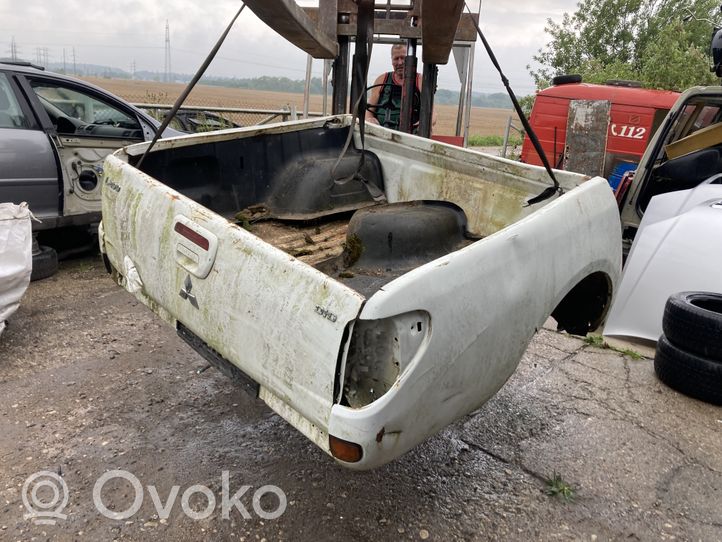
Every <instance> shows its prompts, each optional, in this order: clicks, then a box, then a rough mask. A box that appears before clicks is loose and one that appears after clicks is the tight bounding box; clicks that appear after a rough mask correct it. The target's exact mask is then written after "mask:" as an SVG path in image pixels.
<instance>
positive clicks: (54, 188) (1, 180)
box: [0, 72, 61, 220]
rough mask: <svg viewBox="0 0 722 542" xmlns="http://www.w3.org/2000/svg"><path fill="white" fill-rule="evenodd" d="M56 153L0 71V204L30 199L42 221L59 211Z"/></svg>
mask: <svg viewBox="0 0 722 542" xmlns="http://www.w3.org/2000/svg"><path fill="white" fill-rule="evenodd" d="M60 190H61V187H60V183H59V177H58V165H57V162H56V160H55V152H54V150H53V146H52V144H51V141H50V139H49V138H48V136H47V134H46V133H45V132H44V131H43V129H42V127H41V125H40V124H39V122H38V121H37V119H36V118H35V117H34V115H33V114H32V110H31V108H30V107H29V104H28V103H27V101H25V98H24V97H23V95H22V94H21V93H19V92H18V88H17V86H16V85H15V82H14V81H13V78H12V74H11V73H10V72H0V203H3V202H10V203H15V204H20V203H22V202H23V201H24V202H27V203H28V205H29V207H30V210H31V211H32V212H33V213H34V215H35V216H36V217H37V218H39V219H41V220H43V219H49V218H54V217H57V216H58V213H59V212H60V205H59V201H60V200H59V196H60Z"/></svg>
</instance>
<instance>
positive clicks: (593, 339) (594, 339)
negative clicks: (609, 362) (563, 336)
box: [584, 335, 644, 360]
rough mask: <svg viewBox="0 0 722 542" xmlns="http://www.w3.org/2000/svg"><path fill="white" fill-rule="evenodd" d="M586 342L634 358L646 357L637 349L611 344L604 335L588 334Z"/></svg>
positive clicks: (585, 338)
mask: <svg viewBox="0 0 722 542" xmlns="http://www.w3.org/2000/svg"><path fill="white" fill-rule="evenodd" d="M584 342H585V343H587V344H588V345H589V346H594V347H595V348H603V349H605V350H613V351H614V352H619V353H620V354H624V355H625V356H629V357H630V358H632V359H634V360H640V359H644V356H643V355H642V354H640V353H639V352H637V351H636V350H632V349H631V348H617V347H615V346H612V345H610V344H609V343H608V342H606V341H605V340H604V337H602V336H601V335H587V336H586V337H584Z"/></svg>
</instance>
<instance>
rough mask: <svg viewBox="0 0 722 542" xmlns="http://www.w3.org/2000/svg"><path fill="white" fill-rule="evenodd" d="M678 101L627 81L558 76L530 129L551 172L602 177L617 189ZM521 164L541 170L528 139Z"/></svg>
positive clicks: (538, 103)
mask: <svg viewBox="0 0 722 542" xmlns="http://www.w3.org/2000/svg"><path fill="white" fill-rule="evenodd" d="M679 96H680V94H679V93H678V92H672V91H665V90H650V89H643V88H640V87H639V84H638V83H635V82H631V81H609V82H608V83H607V84H604V85H595V84H590V83H583V82H581V77H579V76H575V75H566V76H560V77H555V78H554V79H553V80H552V86H551V87H549V88H545V89H544V90H541V91H539V92H538V93H537V95H536V100H535V102H534V107H533V109H532V112H531V116H530V123H531V126H532V127H533V128H534V131H535V132H536V134H537V137H538V138H539V141H540V142H541V144H542V146H543V148H544V150H545V151H546V153H547V156H548V157H549V161H550V162H551V163H552V165H553V167H555V168H558V169H567V170H572V171H577V172H579V173H585V174H587V175H601V176H603V177H605V178H607V179H609V183H610V184H611V185H612V188H616V186H617V184H618V183H619V181H620V180H621V178H622V176H623V175H624V173H625V172H626V171H629V170H632V169H636V165H637V163H638V162H639V160H640V158H641V157H642V154H643V153H644V150H645V149H646V147H647V143H648V141H649V138H650V137H651V136H652V135H653V134H654V133H655V131H656V130H657V128H658V127H659V125H660V124H661V123H662V121H663V120H664V118H665V117H666V116H667V113H668V112H669V110H670V108H671V107H672V105H673V104H674V103H675V102H676V101H677V98H679ZM521 161H522V162H526V163H528V164H537V165H541V160H540V159H539V155H538V154H537V152H536V151H535V150H534V148H533V146H532V145H531V142H530V141H529V139H528V138H524V143H523V146H522V153H521Z"/></svg>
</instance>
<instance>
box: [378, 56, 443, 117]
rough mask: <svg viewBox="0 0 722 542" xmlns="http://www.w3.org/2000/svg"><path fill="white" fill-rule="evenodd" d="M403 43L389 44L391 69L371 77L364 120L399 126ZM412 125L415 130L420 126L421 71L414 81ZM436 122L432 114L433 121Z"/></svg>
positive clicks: (402, 83) (402, 81) (402, 77)
mask: <svg viewBox="0 0 722 542" xmlns="http://www.w3.org/2000/svg"><path fill="white" fill-rule="evenodd" d="M405 59H406V45H404V44H402V43H397V44H394V45H393V46H392V47H391V65H392V67H393V69H394V70H393V71H392V72H387V73H382V74H381V75H379V76H378V77H377V78H376V80H375V81H374V84H373V86H372V87H371V94H370V96H369V99H368V105H367V110H366V122H371V123H373V124H380V125H381V126H386V127H387V128H393V129H394V130H398V128H399V121H400V119H401V95H402V91H403V85H404V75H405V74H404V62H405ZM412 104H413V105H412V111H411V126H412V129H413V130H414V131H416V129H418V126H419V113H420V109H421V75H419V74H418V73H417V74H416V85H415V87H414V96H413V101H412ZM435 123H436V115H434V116H433V119H432V125H433V124H435Z"/></svg>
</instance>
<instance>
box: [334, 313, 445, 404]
mask: <svg viewBox="0 0 722 542" xmlns="http://www.w3.org/2000/svg"><path fill="white" fill-rule="evenodd" d="M430 326H431V318H430V316H429V313H427V312H425V311H412V312H407V313H404V314H400V315H397V316H393V317H390V318H383V319H380V320H357V321H356V323H355V326H354V329H353V333H352V335H351V341H350V345H349V349H348V355H347V357H346V364H345V370H344V381H343V395H342V401H341V402H342V404H345V405H348V406H350V407H352V408H361V407H363V406H366V405H369V404H371V403H373V402H374V401H376V400H377V399H378V398H380V397H381V396H383V395H384V394H385V393H387V392H388V391H389V390H390V389H391V388H392V387H393V385H394V384H395V383H396V381H397V380H398V379H399V377H400V375H401V374H402V373H403V372H404V370H405V369H406V368H407V367H408V366H409V365H410V364H411V362H412V361H413V359H414V358H415V357H416V356H417V354H418V353H419V351H420V350H421V348H422V346H423V345H424V344H425V343H426V341H427V339H428V337H429V333H430Z"/></svg>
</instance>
